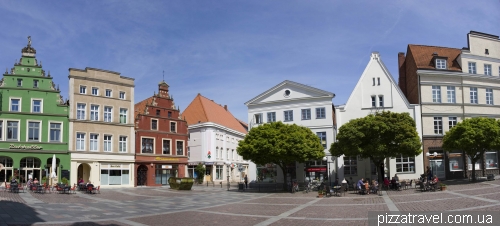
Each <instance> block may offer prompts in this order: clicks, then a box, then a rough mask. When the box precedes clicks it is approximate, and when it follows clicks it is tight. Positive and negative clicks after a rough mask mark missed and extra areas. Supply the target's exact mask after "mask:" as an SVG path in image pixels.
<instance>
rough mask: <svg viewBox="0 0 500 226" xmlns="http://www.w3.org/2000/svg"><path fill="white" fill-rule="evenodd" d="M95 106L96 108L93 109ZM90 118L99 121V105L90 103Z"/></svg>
mask: <svg viewBox="0 0 500 226" xmlns="http://www.w3.org/2000/svg"><path fill="white" fill-rule="evenodd" d="M94 108H96V109H94ZM90 120H91V121H99V105H97V104H91V105H90Z"/></svg>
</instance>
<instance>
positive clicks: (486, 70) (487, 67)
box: [484, 64, 492, 76]
mask: <svg viewBox="0 0 500 226" xmlns="http://www.w3.org/2000/svg"><path fill="white" fill-rule="evenodd" d="M491 69H492V68H491V64H484V75H489V76H491V75H492V71H491Z"/></svg>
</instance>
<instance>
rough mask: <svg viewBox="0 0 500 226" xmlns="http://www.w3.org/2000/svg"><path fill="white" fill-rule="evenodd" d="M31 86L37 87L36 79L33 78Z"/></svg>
mask: <svg viewBox="0 0 500 226" xmlns="http://www.w3.org/2000/svg"><path fill="white" fill-rule="evenodd" d="M33 88H38V79H33Z"/></svg>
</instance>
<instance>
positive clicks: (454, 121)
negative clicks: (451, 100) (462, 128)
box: [448, 116, 458, 130]
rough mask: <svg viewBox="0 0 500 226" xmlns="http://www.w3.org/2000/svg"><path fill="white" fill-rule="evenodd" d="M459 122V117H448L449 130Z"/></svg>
mask: <svg viewBox="0 0 500 226" xmlns="http://www.w3.org/2000/svg"><path fill="white" fill-rule="evenodd" d="M457 122H458V117H455V116H450V117H448V130H450V129H451V128H453V127H455V126H456V125H457Z"/></svg>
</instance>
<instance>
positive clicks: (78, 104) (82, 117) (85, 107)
mask: <svg viewBox="0 0 500 226" xmlns="http://www.w3.org/2000/svg"><path fill="white" fill-rule="evenodd" d="M80 106H83V108H82V109H80V108H79V107H80ZM79 112H80V113H81V114H80V116H81V117H79ZM86 113H87V104H86V103H76V119H77V120H85V119H86Z"/></svg>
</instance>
